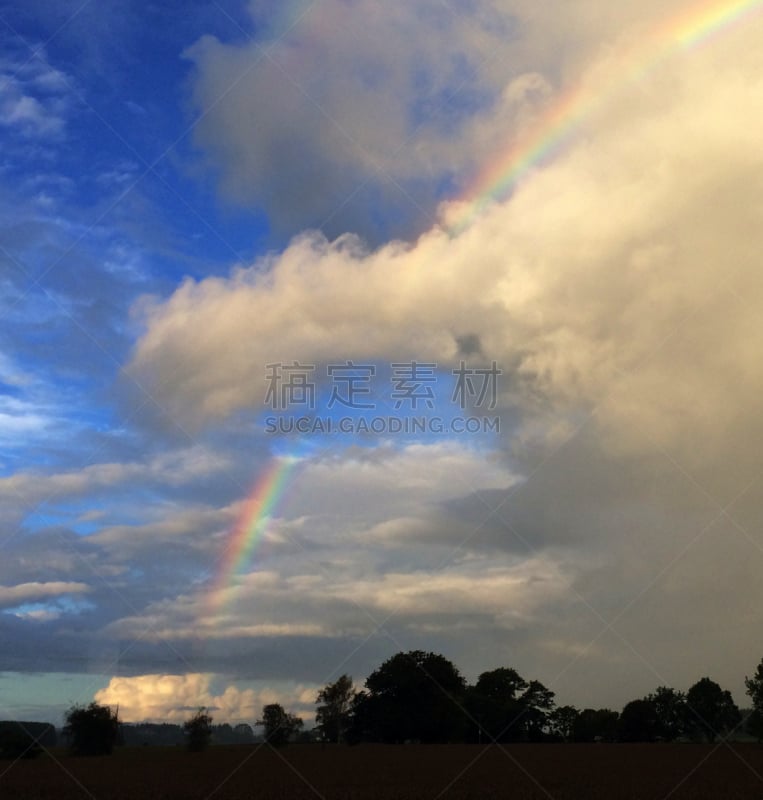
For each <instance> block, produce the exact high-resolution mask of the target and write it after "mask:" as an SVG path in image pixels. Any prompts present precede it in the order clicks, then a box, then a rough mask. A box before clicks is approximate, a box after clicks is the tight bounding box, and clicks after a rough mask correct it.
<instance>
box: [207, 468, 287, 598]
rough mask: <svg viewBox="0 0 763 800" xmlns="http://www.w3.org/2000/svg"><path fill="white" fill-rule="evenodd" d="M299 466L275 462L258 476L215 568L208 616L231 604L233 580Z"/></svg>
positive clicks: (254, 546) (263, 532) (257, 540)
mask: <svg viewBox="0 0 763 800" xmlns="http://www.w3.org/2000/svg"><path fill="white" fill-rule="evenodd" d="M298 463H299V462H298V460H297V459H291V458H275V459H273V461H272V462H271V463H270V465H269V466H268V468H267V469H266V470H265V472H263V473H262V475H260V478H259V480H258V481H257V484H256V485H255V487H254V489H253V490H252V493H251V494H250V495H249V497H248V498H247V500H246V501H245V503H244V507H243V509H242V510H241V513H240V514H239V518H238V521H237V522H236V525H235V527H234V528H233V529H232V531H231V533H230V535H229V538H228V542H227V545H226V547H225V551H224V552H223V555H222V558H221V559H220V562H219V564H218V569H217V574H216V577H215V580H214V582H213V585H212V588H211V590H210V591H209V594H208V602H209V612H210V613H212V614H215V613H218V612H219V611H220V610H222V608H223V606H225V605H226V603H227V602H229V601H230V600H232V598H233V596H234V593H235V589H236V578H237V576H238V575H239V574H240V573H241V572H242V571H243V570H244V569H245V568H246V566H247V564H248V563H249V562H250V560H251V558H252V555H253V554H254V550H255V548H256V547H257V545H258V544H259V542H260V541H262V537H263V535H264V534H265V532H266V531H267V528H268V524H269V523H270V520H271V519H272V517H273V515H274V513H275V511H276V508H277V506H278V503H279V501H280V500H281V499H282V497H283V495H284V492H285V490H286V487H287V485H288V479H289V477H290V476H291V474H292V472H293V471H294V468H295V466H296V465H297V464H298Z"/></svg>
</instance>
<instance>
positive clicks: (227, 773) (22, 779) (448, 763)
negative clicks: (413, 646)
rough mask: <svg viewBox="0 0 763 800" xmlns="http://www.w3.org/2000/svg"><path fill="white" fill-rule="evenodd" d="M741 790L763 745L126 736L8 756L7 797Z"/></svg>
mask: <svg viewBox="0 0 763 800" xmlns="http://www.w3.org/2000/svg"><path fill="white" fill-rule="evenodd" d="M320 797H323V798H326V800H340V799H341V800H350V799H351V798H358V800H407V798H432V800H434V798H439V797H442V798H449V799H452V800H465V799H466V798H470V800H471V799H473V800H477V798H480V800H489V799H490V798H517V799H518V800H529V799H530V798H554V800H578V799H579V798H580V799H581V800H584V799H588V800H596V798H608V799H609V798H613V799H614V800H647V799H648V800H663V799H667V798H671V800H682V799H686V798H696V799H697V800H699V799H700V798H701V799H702V800H737V799H739V800H741V799H742V798H744V799H745V800H747V799H748V798H750V799H752V798H756V799H758V800H759V798H763V747H759V746H756V745H752V744H734V745H733V749H732V747H728V746H725V745H724V746H720V747H712V746H708V745H692V744H672V745H668V744H665V745H514V746H509V747H506V748H505V749H502V748H499V747H495V746H492V747H480V746H478V745H471V746H470V745H441V746H426V745H408V746H397V747H388V746H381V745H360V746H358V747H352V748H349V747H332V746H326V747H321V746H320V745H301V746H300V745H292V746H291V747H287V748H285V749H283V750H281V751H278V752H274V751H272V750H270V749H266V748H264V747H259V748H257V747H216V748H212V749H210V750H208V751H207V752H205V753H201V754H190V753H186V752H185V751H183V750H180V749H172V748H167V749H164V748H142V749H140V748H125V749H122V750H119V751H117V752H116V753H115V754H114V755H113V756H110V757H101V758H75V757H72V756H69V755H66V754H64V753H62V752H58V751H56V752H54V753H52V754H46V755H43V756H42V757H41V758H40V759H38V760H37V761H24V762H17V763H15V764H11V763H10V762H0V798H2V800H42V799H43V798H46V799H47V798H50V800H70V799H71V800H74V798H77V799H78V800H79V798H90V799H92V798H96V799H97V800H101V799H103V800H111V798H114V800H139V799H140V798H147V799H148V800H204V799H205V798H214V799H215V800H244V799H245V798H246V800H250V798H251V799H252V800H257V799H258V798H262V800H286V799H287V798H290V799H291V798H293V799H294V800H303V798H305V799H307V798H311V799H314V798H320Z"/></svg>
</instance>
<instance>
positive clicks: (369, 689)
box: [352, 650, 466, 742]
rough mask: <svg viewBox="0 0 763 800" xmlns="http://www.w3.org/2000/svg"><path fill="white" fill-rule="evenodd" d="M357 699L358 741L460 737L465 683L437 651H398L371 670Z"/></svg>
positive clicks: (354, 715) (452, 738)
mask: <svg viewBox="0 0 763 800" xmlns="http://www.w3.org/2000/svg"><path fill="white" fill-rule="evenodd" d="M365 686H366V691H364V692H360V693H359V694H358V695H357V697H356V698H355V700H354V702H353V728H354V730H353V732H352V738H353V740H354V741H358V740H366V741H377V742H404V741H420V742H449V741H460V740H461V738H462V736H463V731H464V726H465V721H466V718H465V714H464V711H463V707H462V701H463V696H464V691H465V688H466V682H465V681H464V679H463V678H462V677H461V674H460V673H459V671H458V669H456V667H455V666H454V665H453V664H452V663H451V662H450V661H448V659H447V658H445V657H444V656H442V655H439V654H438V653H426V652H424V651H422V650H412V651H410V652H408V653H397V654H396V655H394V656H392V658H390V659H388V660H387V661H385V662H384V663H383V664H382V665H381V666H380V667H379V668H378V669H376V670H375V671H374V672H372V673H371V675H369V676H368V679H367V680H366V684H365Z"/></svg>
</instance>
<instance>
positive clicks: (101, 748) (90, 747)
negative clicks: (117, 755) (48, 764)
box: [63, 702, 119, 756]
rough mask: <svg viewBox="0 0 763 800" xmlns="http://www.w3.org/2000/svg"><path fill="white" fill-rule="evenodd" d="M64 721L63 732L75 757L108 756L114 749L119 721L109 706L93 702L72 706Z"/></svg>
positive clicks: (117, 736)
mask: <svg viewBox="0 0 763 800" xmlns="http://www.w3.org/2000/svg"><path fill="white" fill-rule="evenodd" d="M65 719H66V725H65V726H64V731H63V732H64V735H65V736H66V738H67V739H68V740H69V742H70V747H71V750H72V752H73V753H75V754H76V755H83V756H99V755H108V754H109V753H111V751H112V750H113V749H114V745H115V744H116V743H117V740H118V738H119V719H118V716H117V712H116V711H112V710H111V708H110V707H109V706H102V705H99V704H98V703H95V702H93V703H90V705H89V706H72V707H71V708H70V709H69V710H68V711H67V712H66V717H65Z"/></svg>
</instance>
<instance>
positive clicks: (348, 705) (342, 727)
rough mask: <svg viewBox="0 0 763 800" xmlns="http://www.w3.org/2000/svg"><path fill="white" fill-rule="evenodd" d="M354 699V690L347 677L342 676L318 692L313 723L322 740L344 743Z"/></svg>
mask: <svg viewBox="0 0 763 800" xmlns="http://www.w3.org/2000/svg"><path fill="white" fill-rule="evenodd" d="M354 699H355V688H354V687H353V685H352V678H350V677H349V675H342V676H341V677H340V678H339V679H338V680H336V681H335V682H334V683H329V684H327V685H326V686H325V687H324V688H323V689H321V691H320V692H318V697H317V698H316V700H315V702H316V703H319V704H320V705H319V706H318V710H317V712H316V714H315V721H316V723H317V727H318V730H319V731H320V732H321V735H322V736H323V738H324V739H326V740H328V741H330V742H341V741H344V739H345V736H346V733H347V730H348V728H349V726H350V720H351V714H352V704H353V700H354Z"/></svg>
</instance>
